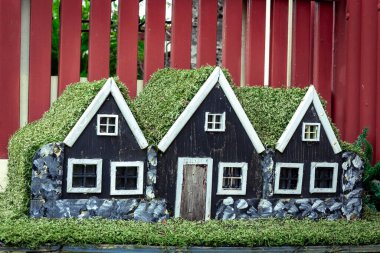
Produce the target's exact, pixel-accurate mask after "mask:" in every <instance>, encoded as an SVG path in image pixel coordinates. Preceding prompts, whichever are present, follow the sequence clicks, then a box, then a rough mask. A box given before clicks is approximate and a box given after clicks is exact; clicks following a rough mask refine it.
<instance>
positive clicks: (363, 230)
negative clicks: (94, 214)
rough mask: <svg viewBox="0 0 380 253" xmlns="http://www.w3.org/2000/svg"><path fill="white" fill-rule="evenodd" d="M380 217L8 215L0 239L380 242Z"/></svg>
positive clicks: (32, 243) (10, 242) (20, 243)
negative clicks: (155, 219) (145, 219)
mask: <svg viewBox="0 0 380 253" xmlns="http://www.w3.org/2000/svg"><path fill="white" fill-rule="evenodd" d="M379 226H380V220H379V219H377V220H357V221H354V222H348V221H345V220H339V221H326V220H321V221H318V222H315V221H311V220H295V219H283V220H276V219H259V220H253V221H252V220H251V221H247V220H236V221H217V220H212V221H208V222H190V221H184V220H181V219H171V220H168V221H167V222H165V223H158V224H151V223H141V222H134V221H123V220H105V219H85V220H80V219H25V218H22V219H17V220H13V219H6V220H1V221H0V241H1V242H2V243H4V244H5V245H6V246H17V247H30V248H36V247H39V246H47V245H61V246H64V245H71V246H75V245H88V244H95V245H99V244H137V245H159V246H212V247H214V246H241V247H253V246H281V245H291V246H305V245H360V244H378V243H380V230H379Z"/></svg>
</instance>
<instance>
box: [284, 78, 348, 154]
mask: <svg viewBox="0 0 380 253" xmlns="http://www.w3.org/2000/svg"><path fill="white" fill-rule="evenodd" d="M311 103H313V105H314V108H315V110H316V112H317V114H318V117H319V120H320V121H321V124H322V126H323V128H324V130H325V132H326V135H327V138H328V140H329V141H330V144H331V147H332V148H333V150H334V153H335V154H337V153H339V152H341V151H342V148H341V147H340V145H339V141H338V139H337V138H336V135H335V133H334V131H333V129H332V127H331V124H330V121H329V119H328V117H327V115H326V112H325V110H324V109H323V106H322V103H321V100H320V99H319V96H318V93H317V91H316V90H315V88H314V86H313V85H311V86H310V87H309V89H308V91H307V92H306V95H305V96H304V98H303V99H302V101H301V103H300V105H299V106H298V108H297V110H296V112H295V113H294V115H293V117H292V119H291V120H290V122H289V124H288V125H287V126H286V128H285V131H284V132H283V133H282V135H281V137H280V139H279V140H278V142H277V145H276V149H277V150H278V151H280V152H283V151H284V150H285V148H286V146H287V145H288V143H289V141H290V139H291V138H292V136H293V134H294V132H295V131H296V129H297V127H298V126H299V124H300V123H301V120H302V119H303V117H304V116H305V113H306V111H307V110H308V109H309V107H310V105H311Z"/></svg>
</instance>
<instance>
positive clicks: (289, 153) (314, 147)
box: [273, 105, 342, 198]
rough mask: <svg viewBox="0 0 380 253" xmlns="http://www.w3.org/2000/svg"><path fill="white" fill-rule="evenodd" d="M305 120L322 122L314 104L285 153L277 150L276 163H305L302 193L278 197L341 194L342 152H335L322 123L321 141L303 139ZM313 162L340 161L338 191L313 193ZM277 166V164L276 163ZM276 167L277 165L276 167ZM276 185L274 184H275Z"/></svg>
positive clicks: (316, 196) (331, 195) (314, 196)
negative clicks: (311, 179)
mask: <svg viewBox="0 0 380 253" xmlns="http://www.w3.org/2000/svg"><path fill="white" fill-rule="evenodd" d="M303 122H309V123H321V122H320V120H319V117H318V115H317V112H316V111H315V108H314V106H313V105H310V107H309V109H308V110H307V112H306V113H305V116H304V117H303V119H302V121H301V123H300V124H299V126H298V127H297V129H296V131H295V132H294V134H293V137H292V138H291V140H290V141H289V143H288V146H287V147H286V148H285V150H284V152H283V153H280V152H278V151H277V150H276V155H275V163H277V162H284V163H303V164H304V167H303V170H304V171H303V180H302V192H301V195H295V194H291V195H286V194H275V195H274V196H275V197H276V198H300V197H302V198H311V197H313V198H325V197H334V196H339V195H340V193H341V192H342V186H341V181H342V180H341V177H342V159H341V154H340V153H339V154H334V151H333V149H332V147H331V145H330V142H329V140H328V138H327V135H326V132H325V130H324V129H323V126H322V124H321V132H320V141H319V142H306V141H302V124H303ZM311 162H329V163H334V162H336V163H338V164H339V167H338V180H337V192H336V193H313V194H311V193H310V191H309V185H310V166H311ZM275 166H276V164H275ZM274 168H275V167H274ZM273 185H274V184H273Z"/></svg>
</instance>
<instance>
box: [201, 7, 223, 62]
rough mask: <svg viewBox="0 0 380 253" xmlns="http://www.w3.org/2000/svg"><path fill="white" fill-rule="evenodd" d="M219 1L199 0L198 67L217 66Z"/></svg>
mask: <svg viewBox="0 0 380 253" xmlns="http://www.w3.org/2000/svg"><path fill="white" fill-rule="evenodd" d="M217 14H218V1H217V0H199V11H198V15H199V16H198V48H197V67H198V68H199V67H201V66H204V65H215V64H216V28H217V26H216V21H217Z"/></svg>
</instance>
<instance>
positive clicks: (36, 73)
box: [28, 0, 52, 121]
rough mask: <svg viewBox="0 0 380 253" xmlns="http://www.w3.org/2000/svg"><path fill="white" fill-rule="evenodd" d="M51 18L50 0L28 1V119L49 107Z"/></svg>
mask: <svg viewBox="0 0 380 253" xmlns="http://www.w3.org/2000/svg"><path fill="white" fill-rule="evenodd" d="M51 19H52V1H51V0H34V1H31V2H30V44H29V101H28V103H29V106H28V108H29V109H28V120H29V121H34V120H36V119H39V118H40V117H41V116H42V114H43V113H44V112H45V111H47V110H48V109H49V107H50V82H51V81H50V79H51V78H50V71H51V69H50V68H51V29H52V28H51Z"/></svg>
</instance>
